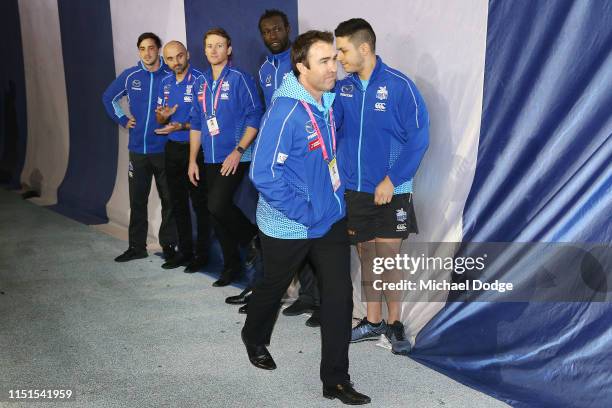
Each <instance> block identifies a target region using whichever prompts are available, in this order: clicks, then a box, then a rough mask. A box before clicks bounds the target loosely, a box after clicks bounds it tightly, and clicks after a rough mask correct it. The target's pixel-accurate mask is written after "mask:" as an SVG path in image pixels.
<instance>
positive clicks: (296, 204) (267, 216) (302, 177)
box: [250, 72, 345, 239]
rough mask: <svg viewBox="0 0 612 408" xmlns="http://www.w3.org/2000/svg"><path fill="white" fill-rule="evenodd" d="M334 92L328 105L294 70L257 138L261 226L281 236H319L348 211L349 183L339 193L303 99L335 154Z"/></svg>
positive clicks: (254, 174)
mask: <svg viewBox="0 0 612 408" xmlns="http://www.w3.org/2000/svg"><path fill="white" fill-rule="evenodd" d="M334 96H335V95H334V93H333V92H327V93H325V94H324V95H323V98H322V99H323V100H322V102H323V105H321V104H319V103H317V102H316V101H315V100H314V98H313V97H312V96H311V95H310V94H309V93H308V92H307V91H306V90H305V89H304V87H303V86H302V85H301V84H300V83H299V82H298V80H297V79H296V77H295V75H294V74H293V73H292V72H291V73H289V74H288V75H287V77H286V78H285V80H284V81H283V84H282V85H281V87H280V88H279V89H278V90H277V91H276V93H275V95H274V98H273V99H272V105H271V106H270V108H269V109H268V111H267V112H266V114H265V115H264V118H263V120H262V125H261V130H260V132H259V136H258V137H257V143H256V145H255V151H254V155H253V162H252V163H251V171H250V178H251V180H252V181H253V184H254V185H255V187H256V188H257V190H258V191H259V202H258V204H257V226H258V227H259V229H260V230H261V231H262V232H263V233H264V234H266V235H268V236H271V237H274V238H280V239H307V238H319V237H322V236H323V235H325V234H326V233H327V232H328V231H329V230H330V228H331V227H332V225H333V224H334V223H336V222H337V221H338V220H340V219H341V218H343V217H344V216H345V203H344V187H343V186H342V185H341V186H340V188H339V189H338V190H337V191H336V192H334V191H333V187H332V183H331V179H330V175H329V170H328V165H327V162H326V161H325V160H324V159H323V155H322V149H321V146H320V145H319V144H318V143H317V136H316V133H314V128H313V126H312V123H311V121H310V118H309V116H308V113H307V112H306V109H305V108H304V106H302V104H301V103H300V101H305V102H306V103H308V104H309V105H310V108H311V110H312V112H313V114H314V116H315V120H316V121H317V124H318V126H319V129H321V133H322V137H323V141H324V143H325V147H326V149H327V152H328V155H329V156H330V158H332V157H333V150H332V145H333V143H332V133H331V126H330V123H329V109H330V107H331V105H332V103H333V100H334Z"/></svg>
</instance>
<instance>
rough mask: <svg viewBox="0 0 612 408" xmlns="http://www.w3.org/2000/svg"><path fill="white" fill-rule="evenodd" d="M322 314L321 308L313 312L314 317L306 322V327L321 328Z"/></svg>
mask: <svg viewBox="0 0 612 408" xmlns="http://www.w3.org/2000/svg"><path fill="white" fill-rule="evenodd" d="M319 316H320V312H319V308H318V307H317V308H315V309H314V310H313V312H312V316H310V317H309V318H308V320H306V326H308V327H319V326H321V319H320V318H319Z"/></svg>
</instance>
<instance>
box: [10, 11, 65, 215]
mask: <svg viewBox="0 0 612 408" xmlns="http://www.w3.org/2000/svg"><path fill="white" fill-rule="evenodd" d="M19 17H20V23H21V38H22V42H23V62H24V71H25V80H26V101H27V117H28V122H27V126H28V138H27V147H28V148H27V152H26V157H25V163H24V167H23V171H22V172H21V182H22V184H23V185H24V187H25V188H27V189H34V190H37V191H40V193H41V196H40V198H39V199H33V200H32V201H34V202H37V203H38V204H42V205H51V204H55V203H56V202H57V189H58V187H59V185H60V184H61V182H62V180H63V179H64V175H65V174H66V168H67V167H68V149H69V143H70V142H69V141H70V139H69V126H68V100H67V96H66V81H65V77H64V58H63V53H62V40H61V35H60V23H59V12H58V8H57V0H34V1H32V0H20V1H19ZM5 40H8V39H5ZM8 63H11V62H10V61H9V62H8Z"/></svg>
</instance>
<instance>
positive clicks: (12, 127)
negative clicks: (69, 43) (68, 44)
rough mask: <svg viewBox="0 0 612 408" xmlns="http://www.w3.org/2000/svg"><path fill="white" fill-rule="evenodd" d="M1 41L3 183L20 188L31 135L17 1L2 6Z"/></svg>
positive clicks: (0, 157)
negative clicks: (29, 133) (28, 139)
mask: <svg viewBox="0 0 612 408" xmlns="http://www.w3.org/2000/svg"><path fill="white" fill-rule="evenodd" d="M0 38H2V41H0V55H2V57H3V61H4V63H2V64H0V183H2V184H6V185H8V186H9V187H10V188H19V187H20V185H21V183H20V180H19V177H20V175H21V170H22V169H23V164H24V161H25V154H26V142H27V134H28V133H27V105H26V89H25V73H24V70H23V53H22V44H21V27H20V22H19V6H18V1H17V0H3V1H1V2H0Z"/></svg>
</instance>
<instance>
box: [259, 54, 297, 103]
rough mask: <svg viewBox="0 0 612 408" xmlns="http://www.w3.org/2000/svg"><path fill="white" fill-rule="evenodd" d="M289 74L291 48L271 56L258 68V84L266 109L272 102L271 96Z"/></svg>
mask: <svg viewBox="0 0 612 408" xmlns="http://www.w3.org/2000/svg"><path fill="white" fill-rule="evenodd" d="M289 72H291V48H289V49H288V50H286V51H283V52H281V53H278V54H271V55H268V56H267V57H266V60H265V61H264V63H263V64H261V67H260V68H259V84H260V85H261V89H262V91H263V94H264V100H265V101H266V107H269V106H270V103H271V102H272V95H273V94H274V91H276V90H277V89H278V87H279V86H281V84H282V83H283V79H285V76H286V75H287V74H288V73H289Z"/></svg>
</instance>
